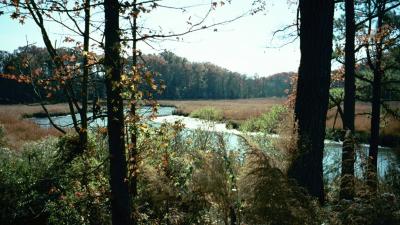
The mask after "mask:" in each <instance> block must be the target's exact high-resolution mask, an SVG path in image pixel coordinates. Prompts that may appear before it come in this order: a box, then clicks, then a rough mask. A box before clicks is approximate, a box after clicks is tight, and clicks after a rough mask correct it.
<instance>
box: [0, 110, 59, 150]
mask: <svg viewBox="0 0 400 225" xmlns="http://www.w3.org/2000/svg"><path fill="white" fill-rule="evenodd" d="M48 109H49V112H50V113H66V112H67V106H66V105H65V104H55V105H50V106H48ZM41 111H42V108H41V107H40V105H2V106H0V124H2V125H3V127H4V133H5V135H4V141H5V142H6V143H5V144H6V146H8V147H10V148H12V149H17V150H18V149H21V148H22V146H23V145H24V144H25V143H26V142H29V141H36V140H39V139H42V138H44V137H47V136H58V135H60V132H58V131H57V130H55V129H54V128H42V127H40V126H39V125H37V124H36V123H34V122H33V121H30V120H27V119H24V118H25V117H26V116H27V115H33V114H35V113H40V112H41Z"/></svg>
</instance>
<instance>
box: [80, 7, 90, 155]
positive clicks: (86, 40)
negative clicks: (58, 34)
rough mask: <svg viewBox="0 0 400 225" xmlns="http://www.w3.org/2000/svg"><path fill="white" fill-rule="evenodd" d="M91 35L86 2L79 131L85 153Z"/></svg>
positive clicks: (88, 10)
mask: <svg viewBox="0 0 400 225" xmlns="http://www.w3.org/2000/svg"><path fill="white" fill-rule="evenodd" d="M89 35H90V0H86V1H85V30H84V34H83V51H84V55H83V77H82V100H81V101H82V111H81V113H80V116H81V129H80V130H79V139H80V141H81V143H80V144H81V147H82V149H83V151H85V150H86V149H87V145H88V132H87V129H88V118H87V113H88V82H89V65H88V64H89V59H88V57H89V55H88V53H89Z"/></svg>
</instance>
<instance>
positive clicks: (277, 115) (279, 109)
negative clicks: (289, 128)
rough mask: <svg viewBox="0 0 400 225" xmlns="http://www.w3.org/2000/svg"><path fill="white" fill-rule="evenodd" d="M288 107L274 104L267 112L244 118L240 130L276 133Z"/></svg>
mask: <svg viewBox="0 0 400 225" xmlns="http://www.w3.org/2000/svg"><path fill="white" fill-rule="evenodd" d="M287 113H288V109H287V108H286V107H285V106H282V105H275V106H273V107H272V108H271V110H270V111H269V112H267V113H264V114H262V115H261V116H260V117H256V118H251V119H248V120H246V121H245V122H244V123H243V124H242V125H241V126H240V130H242V131H247V132H264V133H273V134H275V133H277V129H278V127H279V125H280V123H281V122H282V121H283V119H284V118H285V117H286V116H287Z"/></svg>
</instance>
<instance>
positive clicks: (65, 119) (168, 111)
mask: <svg viewBox="0 0 400 225" xmlns="http://www.w3.org/2000/svg"><path fill="white" fill-rule="evenodd" d="M174 110H175V107H160V108H159V109H158V112H157V114H156V115H157V116H167V115H172V112H173V111H174ZM138 113H139V115H141V116H142V117H149V116H151V115H152V108H151V107H149V106H144V107H142V108H140V109H139V110H138ZM91 117H93V113H88V118H91ZM76 118H77V120H80V116H79V115H78V114H76ZM29 120H32V121H34V122H35V123H37V124H39V125H40V126H41V127H46V128H48V127H51V126H52V125H51V123H50V121H49V119H48V118H47V117H32V118H29ZM52 120H53V122H54V123H55V124H57V125H58V126H60V127H72V125H73V123H72V116H71V115H64V116H54V117H52ZM90 126H91V127H97V126H102V127H105V126H107V118H106V117H102V118H97V119H95V120H93V121H91V123H90Z"/></svg>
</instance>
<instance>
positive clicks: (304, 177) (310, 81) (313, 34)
mask: <svg viewBox="0 0 400 225" xmlns="http://www.w3.org/2000/svg"><path fill="white" fill-rule="evenodd" d="M299 4H300V5H299V7H300V51H301V60H300V67H299V75H298V82H297V94H296V103H295V119H296V122H297V126H298V128H297V129H298V143H297V150H298V152H297V154H296V156H294V160H293V163H292V165H291V168H290V169H289V176H290V177H292V178H294V179H296V181H297V182H298V184H299V185H301V186H303V187H305V188H306V189H307V190H308V192H309V193H310V194H311V195H313V196H315V197H317V198H318V199H319V201H320V203H323V202H324V187H323V179H322V178H323V173H322V172H323V171H322V157H323V150H324V138H325V121H326V112H327V109H328V100H329V84H330V72H331V54H332V35H333V12H334V1H333V0H329V1H319V0H300V2H299Z"/></svg>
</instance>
